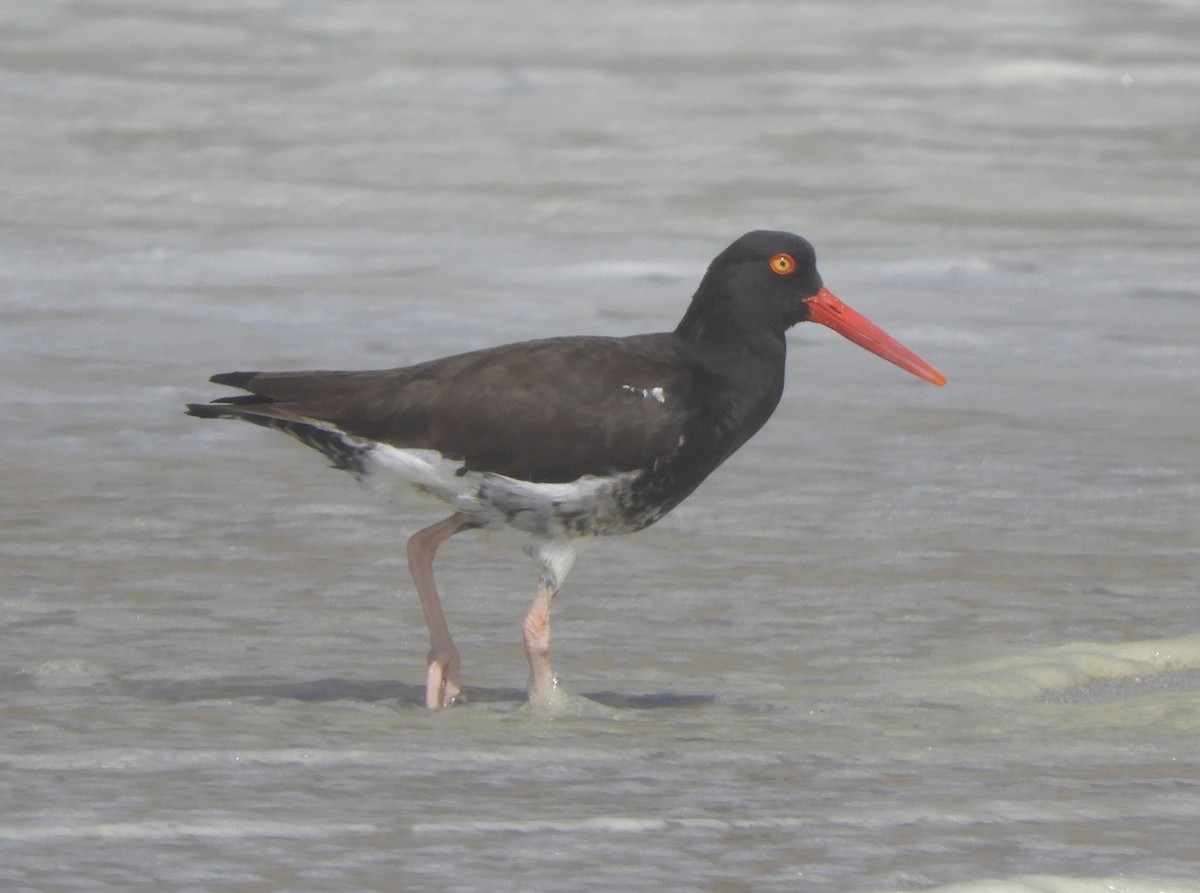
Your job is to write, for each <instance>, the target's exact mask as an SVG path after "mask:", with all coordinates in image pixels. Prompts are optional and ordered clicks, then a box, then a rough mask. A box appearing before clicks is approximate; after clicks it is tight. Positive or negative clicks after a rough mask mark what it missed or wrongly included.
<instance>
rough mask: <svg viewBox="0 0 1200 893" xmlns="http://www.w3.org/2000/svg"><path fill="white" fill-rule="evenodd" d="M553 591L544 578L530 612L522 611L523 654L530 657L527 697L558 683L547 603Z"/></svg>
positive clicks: (543, 695)
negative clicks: (523, 613) (524, 612)
mask: <svg viewBox="0 0 1200 893" xmlns="http://www.w3.org/2000/svg"><path fill="white" fill-rule="evenodd" d="M555 591H556V589H555V587H554V586H553V585H552V584H551V582H550V581H549V580H547V579H545V578H543V579H542V581H541V583H539V584H538V588H537V594H536V595H535V596H534V597H533V604H532V605H531V606H530V608H529V613H528V614H526V615H525V622H524V623H522V624H521V628H522V631H523V632H524V634H525V656H526V657H527V658H528V659H529V672H530V683H529V696H530V698H537V697H539V696H542V697H545V696H546V695H549V694H551V693H552V692H553V691H554V689H555V688H557V687H558V680H557V679H555V678H554V671H553V670H552V669H550V604H551V603H552V602H553V601H554V594H555Z"/></svg>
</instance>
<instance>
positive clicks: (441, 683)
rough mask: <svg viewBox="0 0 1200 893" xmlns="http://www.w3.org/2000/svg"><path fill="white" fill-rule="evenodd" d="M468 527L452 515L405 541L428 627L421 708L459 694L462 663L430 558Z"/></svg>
mask: <svg viewBox="0 0 1200 893" xmlns="http://www.w3.org/2000/svg"><path fill="white" fill-rule="evenodd" d="M471 526H472V523H471V521H470V520H469V519H468V518H467V517H466V515H463V514H462V513H460V512H455V513H454V514H453V515H451V516H450V517H449V518H446V519H445V520H444V521H439V522H438V523H436V524H434V525H432V526H430V527H426V528H425V529H424V530H420V531H417V532H416V533H414V534H413V535H412V536H411V537H410V538H409V540H408V570H409V573H411V574H412V578H413V582H414V583H415V584H416V586H417V595H418V596H420V599H421V610H422V611H423V612H424V614H425V625H426V626H427V627H429V658H428V659H429V671H428V672H427V673H426V675H425V706H426V707H428V708H429V709H431V710H440V709H442V708H443V707H449V706H450V705H451V704H453V703H454V701H455V700H456V699H457V698H458V695H459V693H460V692H461V691H462V689H461V688H460V686H459V672H460V670H461V668H462V661H461V660H460V659H459V656H458V649H457V648H456V647H454V640H453V639H452V638H450V627H449V626H447V624H446V615H445V614H443V613H442V603H441V600H440V599H438V593H437V585H436V584H435V583H434V581H433V559H434V556H435V555H437V550H438V546H440V545H441V544H442V543H444V542H445V541H446V540H448V539H450V537H452V536H454V534H456V533H458V532H460V531H462V530H464V529H466V528H468V527H471Z"/></svg>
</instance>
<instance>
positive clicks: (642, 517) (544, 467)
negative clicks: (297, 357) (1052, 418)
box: [187, 231, 946, 709]
mask: <svg viewBox="0 0 1200 893" xmlns="http://www.w3.org/2000/svg"><path fill="white" fill-rule="evenodd" d="M805 320H807V321H810V322H817V323H821V324H822V325H825V326H828V327H829V328H831V329H833V330H834V331H836V332H838V333H840V334H842V335H844V336H845V337H846V338H849V339H850V340H851V341H853V342H854V343H856V344H858V345H860V346H862V347H865V348H866V349H867V350H869V351H872V352H873V353H875V354H878V355H879V356H880V357H883V358H884V359H886V360H889V361H891V362H892V363H895V364H896V365H897V366H899V367H900V368H902V369H906V370H908V371H909V372H911V373H913V374H914V375H917V376H919V377H920V378H923V379H925V380H926V381H928V382H932V383H933V384H935V385H939V386H940V385H943V384H945V382H946V378H945V376H943V375H942V374H941V373H940V372H938V371H937V370H936V369H934V368H933V367H932V366H930V365H929V364H928V363H926V362H925V361H924V360H922V359H921V358H920V357H918V356H917V355H916V354H914V353H913V352H912V351H910V350H908V349H907V348H906V347H904V346H903V345H901V344H900V343H899V342H897V341H896V340H895V339H893V338H891V337H890V336H889V335H887V334H886V333H885V332H884V331H883V330H882V329H880V328H878V327H877V326H875V325H874V324H873V323H871V322H870V321H868V320H867V319H866V318H865V317H863V316H861V315H860V314H858V313H856V312H855V311H853V310H851V309H850V308H849V307H847V306H846V305H845V304H843V303H842V302H841V301H839V300H838V299H837V298H835V297H834V296H833V295H832V294H831V293H830V292H829V291H828V289H826V288H825V287H824V285H823V284H822V282H821V277H820V275H819V274H818V273H817V267H816V257H815V254H814V252H813V248H812V246H811V245H810V244H809V243H808V242H807V241H806V240H804V239H802V238H800V237H799V236H796V235H792V234H791V233H785V232H768V231H756V232H751V233H747V234H746V235H744V236H742V237H741V238H740V239H738V240H737V241H736V242H734V243H733V244H732V245H730V246H729V247H728V248H726V249H725V250H724V251H722V252H721V253H720V254H719V255H717V257H716V259H715V260H713V262H712V264H711V265H710V266H709V268H708V272H707V273H706V274H705V276H704V278H703V279H702V280H701V282H700V286H699V288H698V289H697V290H696V293H695V295H694V297H693V298H692V302H691V305H690V306H689V307H688V309H687V312H686V313H685V314H684V316H683V319H682V320H681V321H680V323H679V325H678V326H676V327H675V331H673V332H665V333H661V334H650V335H634V336H631V337H625V338H606V337H587V336H583V337H569V338H550V339H546V340H540V341H526V342H521V343H519V344H508V345H504V346H502V347H493V348H490V349H487V350H478V351H473V352H471V353H464V354H460V355H457V356H452V357H446V358H444V359H440V360H432V361H430V362H426V363H418V364H417V365H415V366H406V367H403V368H400V369H386V370H381V371H369V372H327V371H316V372H227V373H223V374H221V375H214V376H213V377H212V379H211V381H213V382H215V383H217V384H220V385H228V386H230V387H235V388H240V389H241V390H243V391H248V392H249V393H248V394H243V395H239V396H234V397H222V398H220V399H218V400H216V401H214V402H212V403H198V404H196V403H194V404H189V405H188V407H187V409H188V412H189V413H190V414H191V415H194V416H199V417H201V418H232V419H242V420H243V421H247V422H253V423H255V424H257V425H263V426H265V427H268V428H278V429H279V430H281V431H284V432H286V433H287V434H290V435H291V436H293V437H295V438H296V439H297V440H299V441H300V442H302V443H304V444H305V445H307V446H310V447H312V448H313V449H316V450H318V451H319V452H321V453H323V454H325V456H326V457H327V458H329V459H330V460H331V461H332V462H333V464H334V466H335V467H337V468H340V469H344V470H346V471H349V472H351V473H352V474H354V475H356V476H359V477H363V476H366V475H393V476H397V477H398V478H400V479H402V480H403V481H405V482H407V483H408V484H410V485H411V486H412V487H414V488H415V489H417V490H419V491H421V492H423V493H426V494H429V495H431V496H434V497H437V498H438V499H441V500H442V501H443V502H445V503H448V504H449V505H450V507H451V508H452V510H453V511H452V512H451V514H450V516H449V517H447V518H445V519H443V520H441V521H439V522H437V523H436V524H434V525H432V526H430V527H426V528H425V529H424V530H421V531H419V532H417V533H415V534H413V536H412V537H411V538H410V539H409V541H408V565H409V570H410V571H411V573H412V578H413V582H414V583H415V584H416V588H417V594H418V596H419V597H420V599H421V608H422V609H423V611H424V614H425V622H426V624H427V626H428V627H429V639H430V651H429V655H428V660H429V667H428V672H427V674H426V680H425V704H426V706H427V707H430V708H433V709H438V708H442V707H447V706H449V705H451V704H453V703H454V702H455V700H456V699H457V698H458V697H459V695H460V692H461V683H460V667H461V662H460V659H459V653H458V649H457V648H456V647H455V645H454V641H453V639H452V638H451V636H450V630H449V627H448V626H447V624H446V619H445V616H444V615H443V613H442V607H441V603H440V601H439V600H438V593H437V588H436V586H435V584H434V578H433V559H434V556H435V554H436V553H437V549H438V546H440V545H441V544H442V543H443V542H445V541H446V540H447V539H449V538H450V537H452V536H454V535H455V534H457V533H461V532H462V531H464V530H470V529H473V528H485V527H500V526H507V527H509V528H514V529H515V530H517V531H519V532H520V533H521V534H523V535H524V536H525V537H526V538H527V540H528V546H527V547H526V551H527V552H528V553H529V554H530V555H531V556H532V557H533V558H535V559H536V560H537V561H538V562H539V563H540V565H541V578H540V580H539V582H538V587H537V591H536V594H535V596H534V599H533V605H532V607H531V608H530V609H529V613H528V614H527V615H526V616H525V621H524V624H523V632H524V639H525V653H526V655H527V657H528V660H529V668H530V671H531V677H530V696H531V698H544V697H547V696H549V695H551V694H552V693H553V691H554V689H555V688H556V686H557V681H556V679H555V676H554V673H553V671H552V670H551V668H550V661H549V650H550V605H551V602H552V601H553V600H554V596H555V594H556V593H557V592H558V590H559V587H560V586H562V583H563V580H564V579H565V578H566V576H567V573H568V572H569V571H570V570H571V567H572V565H574V563H575V558H576V556H577V555H578V554H579V551H580V549H581V548H582V547H583V546H584V545H585V544H586V543H587V542H588V541H589V540H591V539H593V538H594V537H597V536H604V535H609V534H617V533H631V532H633V531H635V530H641V529H642V528H644V527H648V526H649V525H651V524H653V523H654V522H655V521H657V520H658V519H659V518H661V517H662V516H663V515H665V514H666V513H667V512H669V511H670V510H671V509H672V508H674V507H675V506H676V505H678V504H679V503H680V501H681V500H683V499H684V498H685V497H686V496H687V495H688V494H690V493H691V492H692V491H693V490H695V489H696V487H697V486H698V485H699V484H700V482H701V481H703V480H704V479H705V478H706V477H708V475H709V474H711V473H712V471H713V470H714V469H715V468H716V467H717V466H718V465H720V464H721V463H722V462H724V461H725V460H726V459H727V458H729V456H730V455H731V454H732V453H733V452H734V451H735V450H736V449H737V448H738V447H740V446H741V445H742V444H743V443H745V442H746V441H747V440H748V439H749V438H750V436H751V435H753V434H754V432H756V431H757V430H758V429H759V428H761V427H762V426H763V423H765V422H766V421H767V419H768V418H769V417H770V416H771V413H772V412H774V410H775V407H776V405H777V404H778V403H779V398H780V396H781V395H782V393H783V379H784V359H785V352H786V345H785V339H784V334H785V333H786V332H787V330H788V329H790V328H791V327H792V326H793V325H795V324H796V323H799V322H803V321H805Z"/></svg>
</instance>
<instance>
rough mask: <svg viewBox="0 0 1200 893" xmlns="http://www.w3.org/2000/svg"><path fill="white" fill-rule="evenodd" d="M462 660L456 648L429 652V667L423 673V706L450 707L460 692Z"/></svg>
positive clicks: (432, 707)
mask: <svg viewBox="0 0 1200 893" xmlns="http://www.w3.org/2000/svg"><path fill="white" fill-rule="evenodd" d="M461 669H462V661H460V660H459V657H458V650H457V649H453V648H452V650H450V651H448V652H441V653H439V652H435V651H430V652H429V669H428V670H427V671H426V673H425V706H426V707H428V708H429V709H430V710H441V709H443V708H445V707H450V706H452V705H453V704H454V702H455V701H457V700H458V697H459V695H461V694H462V686H461V684H460V683H459V673H460V671H461Z"/></svg>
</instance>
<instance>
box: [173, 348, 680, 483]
mask: <svg viewBox="0 0 1200 893" xmlns="http://www.w3.org/2000/svg"><path fill="white" fill-rule="evenodd" d="M212 380H213V381H214V382H216V383H218V384H225V385H230V386H234V387H238V388H242V389H243V390H246V391H249V392H250V394H249V395H247V396H241V397H228V398H224V399H223V400H220V401H216V402H215V403H213V404H202V405H200V406H196V407H193V408H192V411H193V413H194V414H202V415H206V416H218V415H219V416H232V417H243V418H246V419H247V420H248V421H256V422H258V423H259V424H267V425H272V426H275V427H282V428H285V429H287V430H289V433H293V434H296V432H295V431H293V430H291V428H290V427H289V425H296V424H299V425H303V424H305V423H317V424H316V430H315V431H314V432H312V434H313V436H315V437H317V438H318V439H319V438H322V437H324V436H326V435H330V434H332V435H334V436H336V434H337V432H339V431H340V432H345V433H346V434H349V435H352V436H356V437H363V438H369V439H371V440H375V441H379V442H381V443H386V444H390V445H392V446H398V447H412V448H423V449H433V450H437V451H438V452H439V453H441V454H442V455H444V456H447V457H449V458H452V459H454V460H455V461H461V462H462V464H463V467H464V468H466V469H469V470H471V471H486V472H494V473H498V474H504V475H508V476H511V477H515V478H521V479H524V480H531V481H539V482H562V481H571V480H575V479H577V478H579V477H581V476H583V475H601V474H607V473H611V472H614V471H629V470H633V469H638V468H648V467H650V466H651V465H652V464H653V463H654V462H655V461H656V460H662V459H666V458H668V457H670V456H671V455H672V454H673V453H674V452H675V451H676V450H677V449H678V448H679V445H680V443H681V441H682V437H683V433H684V429H685V427H686V426H687V424H688V422H689V421H690V413H695V412H696V411H697V409H696V408H697V405H698V404H702V403H703V401H698V400H695V399H694V396H693V395H694V391H695V389H696V388H697V382H696V380H695V377H694V373H693V371H692V369H691V366H690V364H689V362H688V361H687V359H686V356H685V350H684V348H683V346H682V345H680V344H679V343H677V341H676V339H675V336H673V335H670V334H662V335H638V336H633V337H629V338H589V337H579V338H554V339H549V340H545V341H531V342H524V343H520V344H510V345H505V346H502V347H495V348H491V349H488V350H481V351H476V352H473V353H467V354H460V355H458V356H452V357H446V358H445V359H441V360H434V361H432V362H428V363H421V364H419V365H416V366H409V367H405V368H402V369H388V370H380V371H370V372H231V373H226V374H223V375H216V376H213V379H212ZM685 407H690V409H686V408H685ZM255 416H257V417H255ZM330 429H333V430H330ZM296 436H300V435H299V434H297V435H296ZM301 439H302V440H305V441H306V442H310V441H309V440H308V439H306V438H305V437H301ZM310 445H312V446H314V447H316V448H318V449H322V450H323V451H326V452H328V450H326V449H325V447H324V446H322V445H320V444H318V443H311V442H310ZM335 460H336V457H335Z"/></svg>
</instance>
